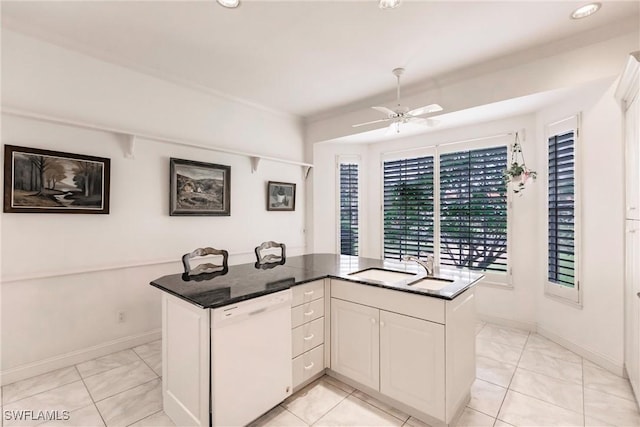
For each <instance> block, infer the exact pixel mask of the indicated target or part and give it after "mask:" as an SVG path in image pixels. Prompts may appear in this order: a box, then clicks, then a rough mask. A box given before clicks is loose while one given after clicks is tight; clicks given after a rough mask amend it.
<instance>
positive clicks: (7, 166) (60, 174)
mask: <svg viewBox="0 0 640 427" xmlns="http://www.w3.org/2000/svg"><path fill="white" fill-rule="evenodd" d="M110 177H111V159H108V158H105V157H95V156H87V155H84V154H75V153H65V152H62V151H51V150H42V149H39V148H32V147H20V146H16V145H5V146H4V212H7V213H69V214H108V213H109V196H110V194H109V190H110Z"/></svg>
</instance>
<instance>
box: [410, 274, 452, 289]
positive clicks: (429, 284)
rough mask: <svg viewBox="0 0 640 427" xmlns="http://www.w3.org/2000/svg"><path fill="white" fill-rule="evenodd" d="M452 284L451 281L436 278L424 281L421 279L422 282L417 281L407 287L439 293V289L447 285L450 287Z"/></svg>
mask: <svg viewBox="0 0 640 427" xmlns="http://www.w3.org/2000/svg"><path fill="white" fill-rule="evenodd" d="M452 283H453V280H449V279H437V278H432V277H431V278H426V279H422V280H418V281H417V282H415V283H411V284H410V285H409V286H412V287H415V288H420V289H427V290H430V291H439V290H440V289H442V288H444V287H445V286H447V285H450V284H452Z"/></svg>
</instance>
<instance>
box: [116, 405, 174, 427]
mask: <svg viewBox="0 0 640 427" xmlns="http://www.w3.org/2000/svg"><path fill="white" fill-rule="evenodd" d="M163 411H164V407H163V408H162V409H160V410H159V411H157V412H154V413H153V414H149V415H147V416H146V417H143V418H140V419H139V420H137V421H134V422H132V423H131V424H127V427H130V426H132V425H134V424H135V423H137V422H139V421H142V420H145V419H147V418H149V417H153V416H154V415H155V414H159V413H160V412H163ZM172 421H173V420H172Z"/></svg>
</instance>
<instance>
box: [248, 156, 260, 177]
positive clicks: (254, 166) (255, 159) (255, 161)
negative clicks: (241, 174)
mask: <svg viewBox="0 0 640 427" xmlns="http://www.w3.org/2000/svg"><path fill="white" fill-rule="evenodd" d="M249 160H251V173H254V172H255V171H257V170H258V165H259V164H260V157H256V156H251V157H249Z"/></svg>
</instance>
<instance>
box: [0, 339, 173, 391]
mask: <svg viewBox="0 0 640 427" xmlns="http://www.w3.org/2000/svg"><path fill="white" fill-rule="evenodd" d="M160 338H162V331H161V330H160V329H154V330H152V331H149V332H145V333H142V334H138V335H131V336H128V337H124V338H118V339H116V340H113V341H109V342H106V343H103V344H98V345H95V346H92V347H88V348H84V349H81V350H75V351H72V352H69V353H66V354H62V355H59V356H54V357H50V358H48V359H44V360H39V361H37V362H32V363H28V364H26V365H21V366H17V367H15V368H11V369H7V370H3V371H0V385H7V384H11V383H14V382H16V381H20V380H23V379H26V378H30V377H34V376H36V375H40V374H44V373H47V372H50V371H53V370H56V369H60V368H66V367H67V366H73V365H75V364H78V363H82V362H86V361H87V360H91V359H95V358H96V357H100V356H105V355H107V354H111V353H114V352H116V351H120V350H126V349H127V348H131V347H135V346H138V345H142V344H146V343H148V342H151V341H155V340H159V339H160Z"/></svg>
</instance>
